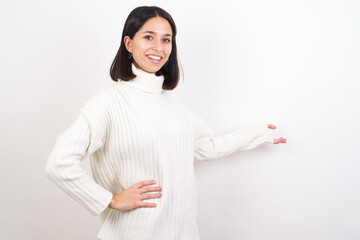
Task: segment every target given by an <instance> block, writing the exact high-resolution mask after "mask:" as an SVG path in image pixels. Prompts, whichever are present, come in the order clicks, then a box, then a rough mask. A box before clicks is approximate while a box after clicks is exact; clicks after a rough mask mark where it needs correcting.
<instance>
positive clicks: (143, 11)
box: [110, 6, 179, 90]
mask: <svg viewBox="0 0 360 240" xmlns="http://www.w3.org/2000/svg"><path fill="white" fill-rule="evenodd" d="M153 17H162V18H164V19H166V20H167V21H168V22H169V24H170V26H171V29H172V33H173V34H172V40H171V41H172V50H171V54H170V56H169V59H168V61H167V63H166V64H165V65H164V66H163V67H162V68H161V69H160V70H159V71H157V72H156V73H155V74H156V76H160V75H163V76H164V83H163V89H166V90H172V89H174V88H175V87H176V86H177V84H178V82H179V65H178V59H177V49H176V40H175V37H176V25H175V22H174V20H173V19H172V17H171V16H170V14H169V13H167V12H166V11H165V10H163V9H161V8H159V7H156V6H142V7H137V8H135V9H134V10H132V11H131V13H130V14H129V16H128V17H127V19H126V22H125V25H124V29H123V32H122V37H121V43H120V48H119V50H118V52H117V54H116V56H115V59H114V61H113V63H112V64H111V67H110V76H111V79H112V80H114V81H115V82H117V81H119V80H120V79H121V80H124V81H129V80H131V79H133V78H135V77H136V76H135V75H134V73H133V72H132V68H131V65H132V63H133V58H131V59H129V54H130V53H129V52H128V50H127V49H126V47H125V43H124V38H125V36H129V37H130V38H131V39H133V38H134V36H135V34H136V32H137V31H139V29H140V28H141V27H142V26H143V25H144V23H145V22H146V21H147V20H148V19H150V18H153Z"/></svg>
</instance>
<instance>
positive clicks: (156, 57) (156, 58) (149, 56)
mask: <svg viewBox="0 0 360 240" xmlns="http://www.w3.org/2000/svg"><path fill="white" fill-rule="evenodd" d="M147 57H148V58H151V59H154V60H160V59H161V57H159V56H155V55H148V56H147Z"/></svg>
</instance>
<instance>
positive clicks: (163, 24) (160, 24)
mask: <svg viewBox="0 0 360 240" xmlns="http://www.w3.org/2000/svg"><path fill="white" fill-rule="evenodd" d="M147 31H148V32H154V33H155V34H159V35H165V34H171V35H172V29H171V26H170V23H169V22H168V21H167V20H166V19H165V18H162V17H153V18H150V19H148V20H147V21H146V22H145V23H144V25H143V26H142V27H141V28H140V29H139V31H138V33H140V34H143V33H144V32H147Z"/></svg>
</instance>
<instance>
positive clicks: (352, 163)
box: [0, 0, 360, 240]
mask: <svg viewBox="0 0 360 240" xmlns="http://www.w3.org/2000/svg"><path fill="white" fill-rule="evenodd" d="M149 4H150V5H158V6H160V7H162V8H164V9H165V10H167V11H168V12H169V13H170V14H171V15H172V16H173V18H174V19H175V21H176V23H177V26H178V38H177V41H178V50H179V55H180V61H181V64H182V67H183V69H184V74H185V75H184V76H185V79H184V81H183V82H182V84H181V85H180V86H179V87H178V88H177V89H176V90H175V91H174V94H177V95H178V96H180V97H181V98H182V99H183V101H184V103H185V104H187V105H188V106H189V108H191V109H192V110H193V111H196V112H197V113H198V114H199V115H200V116H202V117H203V118H204V120H205V121H206V122H207V123H208V124H209V125H210V126H211V127H213V129H214V131H215V132H216V133H219V134H220V133H224V132H226V131H230V130H231V129H233V128H234V127H236V126H238V125H239V124H242V123H247V122H252V121H258V120H259V121H262V120H268V121H269V122H271V123H274V124H275V125H277V126H278V129H277V130H275V131H274V137H276V138H278V137H280V136H283V137H286V138H287V139H288V143H287V144H286V145H285V144H282V145H263V146H261V147H259V148H257V149H254V150H251V151H247V152H238V153H235V154H233V155H231V156H229V157H227V158H223V159H217V160H214V161H208V162H196V164H195V168H196V174H197V180H198V190H199V196H198V198H199V219H198V222H199V228H200V235H201V238H202V239H203V240H218V239H227V240H239V239H241V240H288V239H292V240H304V239H306V240H319V239H327V240H332V239H341V240H343V239H346V240H353V239H360V230H358V229H359V228H358V227H359V225H360V206H359V202H360V193H359V183H360V174H359V173H360V170H359V169H360V161H359V160H360V157H359V156H360V150H359V149H360V148H359V147H358V145H359V140H358V139H359V133H360V127H359V122H360V111H359V104H360V98H359V97H358V96H357V95H356V94H357V93H358V92H359V90H360V88H359V83H358V81H359V77H360V71H359V69H360V68H359V64H360V60H359V56H360V47H359V42H360V26H359V25H360V17H359V14H358V13H359V11H360V4H359V2H358V1H355V0H353V1H350V0H349V1H346V0H343V1H340V0H338V1H335V0H333V1H330V0H328V1H325V0H323V1H322V0H301V1H300V0H296V1H285V0H283V1H281V0H272V1H265V0H263V1H261V0H252V1H243V0H239V1H229V0H223V1H216V2H215V1H205V0H204V1H191V0H182V1H152V2H149V1H110V0H109V1H94V0H91V1H90V0H86V1H85V0H82V1H80V0H75V1H74V0H73V1H70V0H62V1H46V0H38V1H35V0H32V1H25V0H23V1H21V0H11V1H10V0H7V1H5V0H0V69H1V70H0V110H1V118H0V121H1V124H0V133H1V134H0V158H1V161H0V169H1V174H0V184H1V190H2V194H1V195H2V196H1V198H0V204H1V214H0V233H1V239H6V240H15V239H16V240H20V239H21V240H23V239H36V240H42V239H52V240H63V239H67V240H72V239H95V236H96V233H97V231H98V230H99V228H100V223H99V220H98V219H97V218H95V217H93V216H92V215H91V214H90V213H88V212H87V211H86V210H85V209H83V208H81V206H80V205H78V203H76V202H75V201H74V200H73V199H71V198H70V197H68V196H67V195H66V194H65V193H63V192H62V191H61V190H60V189H59V188H57V187H56V186H55V185H54V184H53V183H52V182H50V181H49V180H48V179H47V178H46V177H45V175H44V167H45V162H46V160H47V157H48V155H49V154H50V151H51V149H52V147H53V146H54V144H55V140H56V139H57V137H58V135H59V134H60V133H61V132H62V131H64V130H65V129H66V128H67V127H68V126H69V125H70V124H71V123H72V122H73V121H74V120H75V118H76V117H77V115H78V113H79V109H80V107H81V106H82V105H83V104H84V103H85V102H86V100H87V99H88V98H89V97H90V96H91V95H92V94H93V93H94V92H96V91H97V89H99V87H100V86H103V85H107V84H111V80H110V78H109V74H108V72H109V67H110V64H111V62H112V60H113V58H114V56H115V54H116V51H117V49H118V46H119V44H120V37H121V31H122V28H123V24H124V22H125V19H126V17H127V15H128V13H129V12H130V11H131V10H132V9H133V8H135V7H137V6H139V5H149ZM84 167H85V168H87V169H88V165H87V163H86V165H85V166H84Z"/></svg>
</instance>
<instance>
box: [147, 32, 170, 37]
mask: <svg viewBox="0 0 360 240" xmlns="http://www.w3.org/2000/svg"><path fill="white" fill-rule="evenodd" d="M144 33H151V34H156V32H154V31H146V32H143V34H144ZM164 36H169V37H171V34H170V33H166V34H164Z"/></svg>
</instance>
